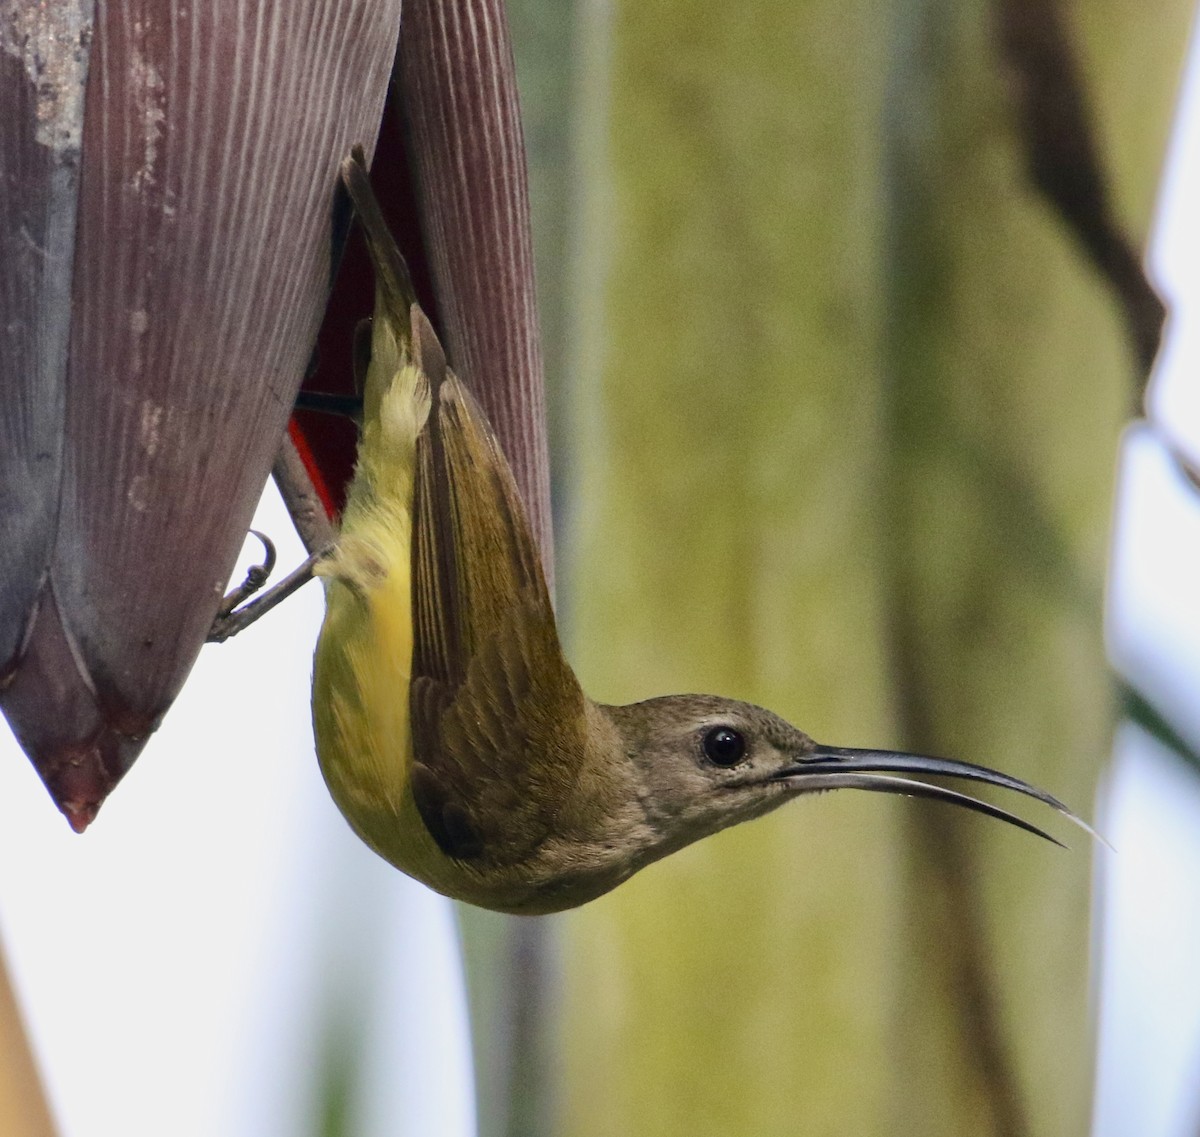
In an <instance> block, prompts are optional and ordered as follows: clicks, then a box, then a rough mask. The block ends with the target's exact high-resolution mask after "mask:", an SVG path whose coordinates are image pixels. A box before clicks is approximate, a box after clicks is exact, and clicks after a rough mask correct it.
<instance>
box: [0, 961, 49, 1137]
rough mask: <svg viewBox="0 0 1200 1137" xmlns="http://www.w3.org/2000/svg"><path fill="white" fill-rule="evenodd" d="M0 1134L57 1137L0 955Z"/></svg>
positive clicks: (24, 1136)
mask: <svg viewBox="0 0 1200 1137" xmlns="http://www.w3.org/2000/svg"><path fill="white" fill-rule="evenodd" d="M0 1133H3V1134H5V1137H55V1134H56V1133H57V1130H56V1129H55V1127H54V1122H53V1121H52V1120H51V1118H50V1107H49V1106H48V1105H47V1103H46V1094H45V1091H44V1089H43V1088H42V1081H41V1078H40V1076H39V1075H38V1071H37V1066H36V1064H35V1063H34V1058H33V1052H32V1051H31V1049H30V1046H29V1039H28V1037H27V1036H26V1034H25V1027H24V1024H23V1023H22V1021H21V1012H20V1009H19V1008H18V1006H17V1001H16V998H15V997H14V995H13V989H12V984H11V983H10V982H9V978H8V967H7V965H6V963H5V960H4V956H3V954H2V953H0Z"/></svg>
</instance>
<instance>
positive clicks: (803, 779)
mask: <svg viewBox="0 0 1200 1137" xmlns="http://www.w3.org/2000/svg"><path fill="white" fill-rule="evenodd" d="M897 774H932V775H934V776H937V777H943V778H962V779H964V780H966V781H972V782H986V783H987V784H988V785H992V786H999V787H1000V788H1001V789H1006V790H1012V791H1013V792H1014V793H1019V794H1024V795H1025V796H1026V797H1031V798H1034V799H1035V800H1037V801H1040V802H1043V803H1044V804H1046V805H1048V806H1050V808H1051V809H1054V810H1056V811H1057V812H1058V813H1061V814H1062V815H1063V816H1064V817H1066V818H1069V819H1070V820H1071V821H1072V822H1074V823H1075V824H1076V825H1078V826H1079V827H1080V828H1081V829H1083V830H1084V831H1085V832H1087V833H1089V834H1090V835H1091V836H1092V837H1096V838H1097V839H1098V840H1102V838H1100V837H1099V835H1098V834H1097V833H1096V832H1095V830H1093V829H1092V828H1091V826H1090V825H1088V824H1087V822H1086V821H1084V820H1083V819H1082V818H1081V817H1079V816H1078V815H1077V814H1075V813H1074V812H1073V811H1072V810H1070V809H1068V808H1067V807H1066V806H1065V805H1064V804H1063V803H1062V802H1061V801H1059V800H1058V798H1056V797H1054V796H1053V795H1052V794H1048V793H1047V792H1046V791H1045V790H1041V789H1038V787H1037V786H1033V785H1030V784H1029V783H1028V782H1024V781H1022V780H1021V779H1020V778H1014V777H1012V776H1011V775H1010V774H1002V773H1000V771H999V770H992V769H990V768H989V767H987V766H978V765H976V764H975V763H974V762H959V761H956V760H955V759H952V758H933V757H930V756H928V755H924V754H904V753H901V752H899V751H894V750H854V749H850V748H847V747H843V746H817V748H816V749H815V750H814V751H813V752H812V754H811V755H808V756H806V757H804V758H802V759H800V760H798V761H796V762H794V763H793V764H792V765H790V766H788V767H786V768H785V769H783V770H781V771H780V772H779V774H778V775H777V777H779V778H780V779H781V780H785V781H788V782H790V783H792V784H793V785H794V786H795V788H796V789H798V790H826V789H829V790H833V789H858V790H871V791H873V792H875V793H891V794H907V795H909V796H912V797H927V798H933V799H935V800H937V801H945V802H949V803H951V804H952V805H959V806H962V807H963V808H964V809H972V810H974V811H975V812H976V813H983V814H986V815H987V816H988V817H995V818H998V819H999V820H1001V821H1007V822H1008V823H1009V824H1010V825H1015V826H1017V828H1018V829H1024V830H1026V831H1027V832H1029V833H1035V834H1037V836H1039V837H1044V838H1045V839H1046V840H1047V841H1053V842H1054V844H1056V845H1062V842H1061V841H1059V840H1058V839H1057V838H1055V837H1052V836H1051V835H1050V834H1049V833H1047V832H1045V831H1044V830H1042V829H1039V828H1038V827H1037V826H1036V825H1033V824H1031V823H1030V822H1028V821H1025V820H1024V819H1023V818H1020V817H1017V816H1016V814H1013V813H1009V812H1008V810H1006V809H1001V808H1000V807H999V806H995V805H992V804H991V803H989V802H986V801H981V800H979V799H978V798H974V797H971V796H969V795H968V794H964V793H959V792H958V791H957V790H951V789H947V788H946V787H944V786H936V785H931V784H930V783H928V782H920V781H916V780H915V779H913V778H907V777H896V776H895V775H897Z"/></svg>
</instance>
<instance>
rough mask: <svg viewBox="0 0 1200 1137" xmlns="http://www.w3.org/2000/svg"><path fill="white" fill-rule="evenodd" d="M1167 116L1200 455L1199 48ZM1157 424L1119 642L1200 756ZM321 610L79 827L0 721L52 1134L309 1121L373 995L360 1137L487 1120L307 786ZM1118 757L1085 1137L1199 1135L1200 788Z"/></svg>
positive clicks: (285, 534) (13, 924) (240, 663)
mask: <svg viewBox="0 0 1200 1137" xmlns="http://www.w3.org/2000/svg"><path fill="white" fill-rule="evenodd" d="M1193 55H1196V51H1195V50H1193ZM1178 129H1179V134H1178V140H1177V144H1176V149H1175V152H1174V155H1173V158H1172V162H1171V177H1170V181H1169V185H1168V188H1167V190H1166V191H1165V193H1164V195H1163V199H1162V204H1161V208H1160V217H1159V225H1158V230H1157V234H1156V239H1155V245H1154V252H1153V255H1152V263H1153V267H1154V273H1155V276H1156V279H1157V280H1158V282H1159V283H1160V285H1161V286H1162V288H1163V291H1164V293H1165V294H1166V295H1167V296H1168V297H1169V299H1170V301H1171V304H1172V306H1173V309H1174V312H1175V318H1174V319H1173V322H1172V326H1171V330H1170V339H1169V344H1168V348H1167V350H1166V352H1165V353H1164V356H1163V359H1162V360H1161V362H1160V367H1159V371H1158V373H1157V376H1156V380H1155V386H1154V390H1153V398H1152V406H1153V417H1154V422H1155V428H1156V429H1157V430H1158V431H1159V432H1162V431H1169V432H1170V434H1171V436H1172V437H1173V438H1174V439H1175V444H1176V445H1179V446H1184V447H1186V448H1189V449H1190V451H1191V453H1192V454H1193V455H1194V456H1195V457H1196V458H1197V460H1198V461H1197V464H1198V465H1200V383H1198V382H1197V366H1198V361H1200V225H1198V222H1197V216H1198V215H1200V64H1196V63H1195V62H1194V65H1193V66H1192V68H1191V76H1190V79H1189V84H1188V92H1187V96H1186V99H1185V104H1184V110H1183V112H1182V113H1181V117H1180V121H1179V128H1178ZM1160 436H1161V435H1160ZM1157 437H1158V436H1156V434H1155V431H1154V430H1150V429H1147V428H1144V427H1143V428H1136V429H1134V430H1132V431H1131V432H1130V434H1129V435H1128V437H1127V439H1126V444H1125V447H1124V450H1123V454H1122V461H1121V475H1120V477H1121V481H1120V491H1119V502H1118V511H1117V517H1118V523H1117V536H1116V540H1115V553H1114V574H1113V587H1112V601H1111V612H1110V620H1109V631H1110V641H1111V645H1112V651H1113V654H1114V658H1115V659H1116V660H1117V661H1118V662H1119V663H1120V664H1121V665H1122V666H1123V667H1125V668H1126V669H1127V671H1128V672H1129V673H1130V674H1132V675H1136V676H1138V677H1139V679H1140V681H1141V682H1142V683H1143V685H1144V686H1145V687H1146V689H1147V690H1148V691H1149V692H1150V693H1151V694H1152V695H1153V697H1154V698H1155V700H1156V702H1157V703H1158V704H1159V705H1160V706H1161V707H1162V708H1163V709H1164V710H1166V711H1167V712H1168V713H1170V714H1171V715H1172V716H1173V719H1174V721H1175V723H1176V725H1177V727H1178V728H1179V729H1181V730H1183V731H1185V733H1187V734H1188V735H1189V736H1190V738H1191V740H1192V742H1193V745H1197V746H1200V603H1198V602H1197V598H1198V593H1200V588H1198V585H1200V500H1198V498H1197V495H1196V493H1195V492H1194V491H1190V490H1188V489H1186V488H1185V487H1184V485H1183V483H1182V482H1181V481H1180V479H1179V477H1178V475H1177V473H1176V472H1175V471H1174V469H1173V468H1172V467H1171V464H1170V462H1169V461H1168V460H1167V459H1166V457H1165V454H1164V452H1163V450H1162V447H1161V445H1160V443H1159V441H1158V440H1157ZM256 525H257V526H258V528H260V529H263V530H265V531H266V532H268V533H270V534H271V535H272V536H273V537H274V538H275V539H276V541H277V543H278V545H279V548H280V554H281V562H282V563H283V564H285V565H286V564H289V563H294V562H297V561H298V560H299V559H300V558H301V555H302V554H301V551H300V548H299V544H298V542H297V541H296V540H295V538H294V537H293V536H292V533H291V526H290V523H289V522H288V520H287V518H286V515H285V514H284V512H283V510H282V507H281V506H280V505H279V502H278V499H277V498H276V496H275V494H274V491H273V490H271V491H269V492H268V494H267V495H266V497H265V498H264V502H263V505H262V507H261V509H260V512H259V516H258V519H257V521H256ZM320 611H321V597H320V591H319V587H318V586H316V585H310V586H308V587H307V588H306V589H305V590H304V591H302V592H301V593H300V594H299V596H297V597H295V598H293V599H292V600H291V601H289V602H288V604H287V605H286V606H285V607H284V609H282V610H281V611H278V612H276V613H274V614H273V615H271V616H268V617H267V618H266V620H265V621H264V622H263V623H262V624H260V625H259V626H258V627H256V628H254V629H252V630H250V631H249V632H247V633H246V634H245V635H243V636H241V637H239V638H238V639H237V640H235V641H233V642H231V643H229V644H226V645H223V646H221V647H210V648H206V649H205V651H204V653H203V654H202V657H201V659H200V662H199V664H198V666H197V667H196V670H195V673H194V674H193V676H192V678H191V680H190V681H189V683H188V685H187V687H186V689H185V691H184V693H183V695H182V697H181V698H180V699H179V701H178V703H177V704H176V706H175V707H174V709H173V710H172V711H171V713H170V714H169V715H168V717H167V720H166V722H165V724H164V725H163V728H162V729H161V730H160V731H159V733H158V734H157V736H156V737H155V738H154V739H153V740H152V742H151V743H150V745H149V746H148V747H147V749H146V752H145V754H144V755H143V756H142V758H141V759H140V760H139V762H138V763H137V765H136V766H135V768H134V770H133V772H132V773H131V774H130V776H129V777H128V778H127V779H126V781H125V782H124V783H123V784H122V786H121V787H120V789H119V791H118V792H117V793H116V794H115V795H114V796H113V798H112V799H111V801H110V802H109V803H108V804H107V805H106V806H105V807H104V809H103V811H102V812H101V814H100V817H99V819H98V820H97V821H96V823H95V824H94V825H93V827H92V829H91V830H90V831H89V832H88V834H87V835H86V837H84V838H79V837H76V836H74V835H73V834H72V833H71V832H70V831H69V830H68V828H67V825H66V823H65V821H63V819H62V818H61V817H60V816H59V815H58V813H57V811H55V810H54V809H53V807H52V806H51V805H50V802H49V799H48V798H47V797H46V795H45V792H44V791H43V790H42V788H41V785H40V783H39V782H38V781H37V778H36V777H35V775H34V774H33V771H32V769H31V768H30V766H29V764H28V762H27V761H26V760H25V758H24V756H23V755H22V754H21V753H20V751H19V750H18V749H17V748H16V747H15V745H14V744H13V743H12V740H11V738H10V737H9V736H8V735H7V729H6V728H4V727H0V932H2V934H3V942H4V945H5V950H6V951H7V953H8V957H9V963H10V966H11V969H12V972H13V975H14V980H15V982H16V984H17V986H18V993H19V997H20V999H21V1001H22V1003H23V1006H24V1009H25V1013H26V1016H27V1019H28V1022H29V1026H30V1030H31V1032H32V1035H33V1039H34V1043H35V1046H36V1048H37V1050H38V1053H39V1057H40V1059H41V1063H42V1069H43V1071H44V1074H45V1078H46V1080H47V1083H48V1087H49V1092H50V1096H51V1098H52V1102H53V1106H54V1109H55V1111H56V1113H57V1115H58V1118H59V1121H60V1123H61V1127H62V1137H117V1135H120V1137H160V1135H161V1134H164V1133H169V1134H171V1135H172V1137H243V1135H244V1137H302V1135H304V1134H307V1133H309V1132H311V1126H312V1124H313V1119H312V1116H311V1113H312V1108H313V1105H314V1103H315V1101H316V1100H317V1098H318V1096H319V1094H320V1084H319V1074H320V1071H321V1070H322V1069H323V1066H324V1064H323V1061H322V1054H321V1051H320V1048H321V1046H322V1045H324V1044H326V1042H327V1041H328V1043H329V1044H335V1043H336V1039H337V1038H338V1037H339V1036H338V1034H337V1024H338V1023H339V1021H343V1020H341V1019H339V1015H341V1016H348V1017H350V1018H353V1017H354V1016H355V1015H357V1014H359V1013H361V1012H362V1011H363V1009H364V1008H370V1010H369V1016H370V1022H369V1028H368V1037H367V1038H366V1039H365V1040H364V1041H363V1044H362V1048H361V1051H360V1060H359V1061H356V1062H355V1063H354V1068H355V1071H356V1077H357V1079H358V1100H359V1101H360V1103H361V1105H360V1109H359V1113H358V1124H357V1127H356V1131H357V1134H358V1135H359V1137H382V1135H384V1134H387V1135H389V1137H399V1135H404V1134H414V1135H420V1137H467V1135H469V1134H471V1133H473V1131H474V1113H473V1108H472V1106H471V1097H470V1089H469V1086H470V1056H469V1049H468V1045H467V1039H466V1029H465V1024H466V1018H465V1004H464V995H463V989H462V975H461V970H460V966H459V963H458V955H457V946H456V939H455V930H454V923H453V915H452V912H451V909H450V906H449V905H448V904H447V903H446V902H445V901H443V900H442V899H441V898H440V897H437V896H435V895H433V894H432V893H430V892H428V891H426V890H425V889H423V888H421V887H420V886H418V885H415V884H412V883H411V882H409V881H407V880H406V879H405V878H404V877H402V876H401V875H400V874H399V873H396V872H394V871H392V870H390V869H389V868H388V867H387V866H385V865H384V864H383V863H382V862H380V861H378V860H377V859H376V858H375V857H374V856H373V855H372V854H370V853H369V852H368V851H367V850H366V849H365V848H363V847H362V846H361V845H360V844H359V843H358V842H357V840H356V839H355V838H353V837H352V835H351V834H350V832H349V830H348V829H347V828H346V826H345V825H344V823H343V822H342V820H341V818H340V817H339V816H338V814H337V812H336V810H335V809H334V807H333V806H332V804H331V803H330V801H329V799H328V797H327V795H326V794H325V792H324V788H323V786H322V784H321V781H320V775H319V773H318V770H317V765H316V760H315V758H314V755H313V750H312V737H311V731H310V727H309V709H308V683H309V676H310V668H311V653H312V645H313V643H314V641H315V637H316V631H317V627H318V624H319V620H320ZM1116 752H1117V757H1116V760H1115V764H1114V769H1113V774H1112V777H1111V778H1110V781H1109V786H1108V793H1107V795H1106V798H1105V801H1104V803H1103V809H1102V821H1101V826H1102V828H1103V830H1104V831H1105V832H1106V834H1107V835H1108V837H1109V839H1110V840H1111V841H1112V844H1113V845H1114V846H1115V847H1116V849H1117V850H1118V852H1117V853H1115V854H1103V855H1102V856H1101V857H1100V861H1101V864H1100V872H1099V873H1098V880H1099V881H1100V889H1101V893H1102V896H1101V904H1100V905H1099V911H1100V912H1101V913H1102V914H1103V916H1102V919H1101V927H1100V929H1099V930H1098V935H1097V943H1098V946H1099V949H1100V956H1101V959H1102V961H1103V967H1102V974H1101V978H1100V980H1099V992H1098V999H1099V1006H1100V1012H1099V1014H1100V1024H1101V1047H1100V1058H1099V1089H1098V1091H1097V1099H1096V1100H1097V1121H1096V1137H1130V1135H1136V1137H1195V1135H1196V1134H1197V1133H1198V1132H1200V977H1198V975H1197V972H1198V970H1200V963H1198V961H1200V888H1198V887H1197V884H1196V882H1197V881H1198V880H1200V779H1197V777H1196V775H1195V773H1194V772H1193V771H1191V770H1189V769H1187V768H1185V767H1183V766H1182V765H1181V764H1180V763H1179V762H1178V761H1177V760H1176V759H1174V758H1173V757H1172V756H1171V755H1169V754H1167V753H1164V752H1163V751H1162V750H1161V749H1160V748H1159V747H1157V746H1155V745H1154V744H1152V743H1149V742H1148V741H1147V740H1145V739H1144V738H1142V737H1141V736H1140V735H1139V734H1138V732H1137V731H1135V730H1133V729H1132V728H1126V729H1124V730H1122V732H1121V734H1120V735H1119V738H1118V744H1117V748H1116Z"/></svg>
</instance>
